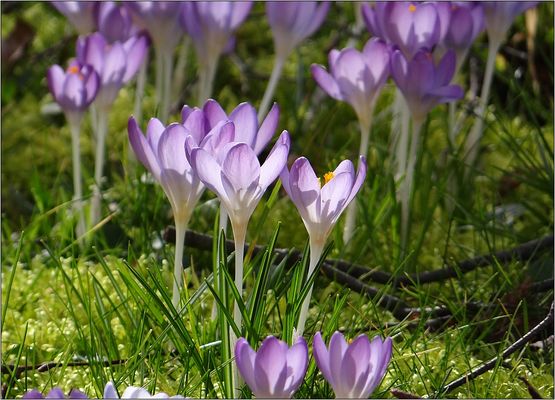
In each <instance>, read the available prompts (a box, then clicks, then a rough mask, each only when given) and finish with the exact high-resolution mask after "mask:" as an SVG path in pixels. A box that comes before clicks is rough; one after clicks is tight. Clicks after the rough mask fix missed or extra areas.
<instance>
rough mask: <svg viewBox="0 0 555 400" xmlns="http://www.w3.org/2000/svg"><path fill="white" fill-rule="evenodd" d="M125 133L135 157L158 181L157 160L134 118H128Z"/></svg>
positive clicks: (158, 167)
mask: <svg viewBox="0 0 555 400" xmlns="http://www.w3.org/2000/svg"><path fill="white" fill-rule="evenodd" d="M127 132H128V135H129V142H130V143H131V147H132V148H133V151H134V152H135V155H136V156H137V159H138V160H139V161H140V162H141V163H142V164H143V165H144V166H145V167H146V168H147V169H148V170H149V171H150V172H151V173H152V175H154V177H155V178H156V179H157V180H160V166H159V164H158V160H157V158H156V156H155V155H154V151H153V149H152V148H151V147H150V144H149V143H148V141H147V140H146V138H145V137H144V135H143V133H142V132H141V130H140V128H139V126H138V125H137V121H135V118H133V117H130V118H129V121H128V123H127Z"/></svg>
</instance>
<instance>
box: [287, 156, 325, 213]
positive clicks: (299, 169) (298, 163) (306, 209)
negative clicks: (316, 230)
mask: <svg viewBox="0 0 555 400" xmlns="http://www.w3.org/2000/svg"><path fill="white" fill-rule="evenodd" d="M289 187H290V190H291V193H293V194H294V196H291V200H293V202H294V203H295V205H296V206H297V209H298V210H299V213H300V214H301V217H302V218H303V220H305V221H306V220H308V221H312V222H317V221H319V220H320V213H319V211H320V209H319V207H320V181H319V180H318V177H317V176H316V174H315V173H314V170H313V169H312V166H311V165H310V162H309V161H308V160H307V159H306V158H304V157H300V158H298V159H297V160H295V162H294V163H293V165H292V166H291V172H290V175H289Z"/></svg>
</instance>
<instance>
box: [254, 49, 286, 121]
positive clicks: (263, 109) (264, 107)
mask: <svg viewBox="0 0 555 400" xmlns="http://www.w3.org/2000/svg"><path fill="white" fill-rule="evenodd" d="M284 63H285V57H282V56H279V55H276V60H275V63H274V69H273V70H272V75H270V80H269V81H268V86H266V91H265V92H264V97H262V101H261V102H260V107H258V122H259V123H260V122H262V120H263V119H264V117H265V116H266V113H267V112H268V107H270V102H271V101H272V98H273V97H274V92H275V90H276V87H277V84H278V82H279V78H280V76H281V71H282V69H283V64H284Z"/></svg>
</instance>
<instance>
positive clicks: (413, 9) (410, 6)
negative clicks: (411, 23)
mask: <svg viewBox="0 0 555 400" xmlns="http://www.w3.org/2000/svg"><path fill="white" fill-rule="evenodd" d="M409 11H410V12H415V11H416V6H415V5H414V4H411V5H409Z"/></svg>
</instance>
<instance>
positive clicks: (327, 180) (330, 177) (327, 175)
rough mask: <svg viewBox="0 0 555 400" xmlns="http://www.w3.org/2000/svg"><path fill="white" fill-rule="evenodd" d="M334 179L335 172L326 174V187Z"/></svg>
mask: <svg viewBox="0 0 555 400" xmlns="http://www.w3.org/2000/svg"><path fill="white" fill-rule="evenodd" d="M332 179H333V172H331V171H330V172H326V173H325V174H324V185H325V184H326V183H328V182H329V181H331V180H332Z"/></svg>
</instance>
